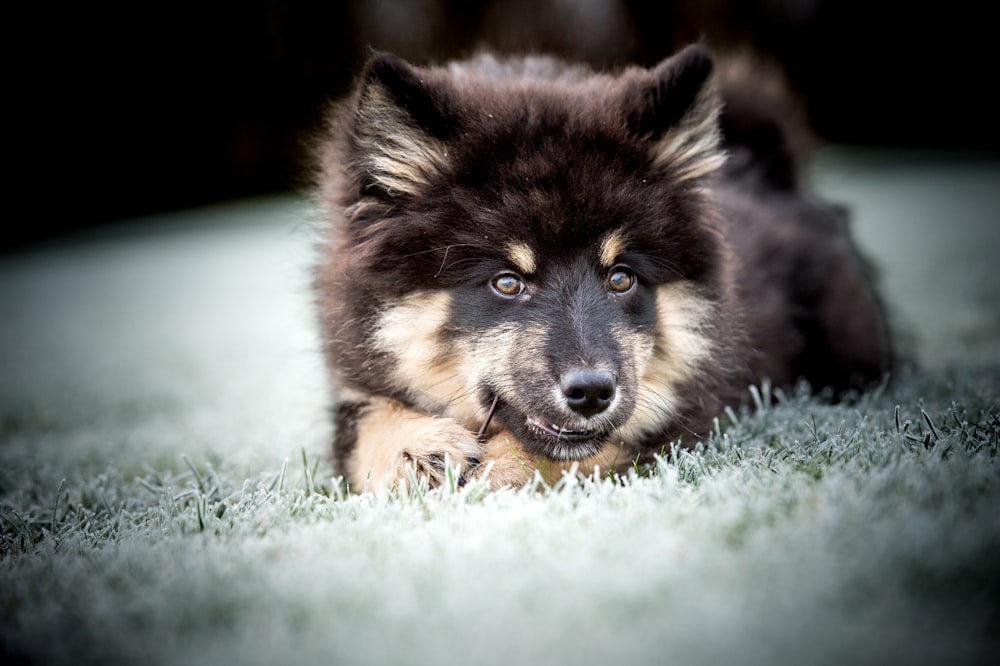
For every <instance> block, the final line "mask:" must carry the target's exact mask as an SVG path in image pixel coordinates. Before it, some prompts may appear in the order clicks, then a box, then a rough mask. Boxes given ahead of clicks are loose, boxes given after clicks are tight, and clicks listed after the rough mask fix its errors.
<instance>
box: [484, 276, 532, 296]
mask: <svg viewBox="0 0 1000 666" xmlns="http://www.w3.org/2000/svg"><path fill="white" fill-rule="evenodd" d="M492 285H493V290H494V291H495V292H497V293H498V294H500V295H501V296H504V297H506V298H513V297H514V296H520V295H521V294H523V293H524V288H525V287H524V281H523V280H521V278H519V277H518V276H516V275H514V274H513V273H502V274H500V275H498V276H496V277H495V278H493V282H492Z"/></svg>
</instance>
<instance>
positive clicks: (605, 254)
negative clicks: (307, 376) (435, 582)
mask: <svg viewBox="0 0 1000 666" xmlns="http://www.w3.org/2000/svg"><path fill="white" fill-rule="evenodd" d="M718 79H719V77H717V76H716V75H714V74H713V66H712V61H711V59H710V57H709V56H708V54H707V52H706V51H705V50H704V49H703V48H702V47H700V46H695V47H689V48H688V49H685V50H684V51H682V52H681V53H679V54H678V55H676V56H674V57H673V58H670V59H668V60H666V61H664V62H663V63H661V64H660V65H659V66H657V67H656V68H654V69H649V70H647V69H640V68H631V69H627V70H624V71H623V72H621V73H620V74H618V75H617V76H611V75H606V74H595V73H592V72H590V71H589V70H586V69H584V68H581V67H575V66H564V65H561V64H559V63H557V62H555V61H553V60H549V59H544V58H526V59H513V60H497V59H494V58H492V57H488V56H486V57H480V58H478V59H476V60H473V61H467V62H464V63H457V64H453V65H451V66H450V67H447V68H416V67H412V66H410V65H408V64H406V63H404V62H402V61H400V60H398V59H396V58H394V57H392V56H389V55H376V56H374V57H373V58H372V60H371V61H370V62H369V64H368V67H367V69H366V71H365V73H364V75H363V77H362V79H361V83H360V85H359V88H358V91H357V93H356V94H355V96H354V98H353V99H352V100H350V101H349V102H348V103H347V104H345V105H342V106H341V107H340V108H339V110H338V111H337V113H336V114H335V115H334V117H333V121H332V123H331V136H330V138H329V139H328V140H327V141H326V143H325V144H324V148H323V152H322V155H321V157H322V174H321V184H322V187H321V198H322V202H321V203H322V206H323V208H324V210H325V212H326V215H327V216H328V219H329V222H330V223H331V227H330V229H329V232H328V236H327V238H326V241H325V243H324V246H323V248H322V257H321V262H320V265H319V267H318V271H317V289H318V297H319V312H320V318H321V327H322V332H323V335H324V341H325V353H326V356H327V360H328V363H329V367H330V371H331V378H332V382H333V386H334V394H335V397H336V400H337V406H336V421H337V422H336V438H335V443H334V457H335V461H336V463H337V465H338V467H339V471H340V472H341V473H343V474H344V475H345V476H346V477H347V479H348V482H349V483H350V484H351V486H352V487H353V488H356V489H360V488H362V487H364V486H367V487H370V488H390V487H392V486H393V485H395V484H397V483H399V482H404V483H405V480H406V479H407V478H408V476H407V472H406V470H407V467H408V466H411V465H412V466H413V469H414V470H415V472H416V474H417V475H419V476H425V477H426V478H428V480H429V481H430V482H431V483H432V484H433V483H439V482H441V480H442V479H443V478H444V467H445V460H448V461H449V462H450V464H451V465H453V466H454V467H455V469H457V471H458V473H459V474H460V475H463V476H466V477H468V476H470V475H475V474H477V473H485V471H486V470H489V480H490V482H491V483H492V484H493V485H494V486H498V485H503V484H506V483H511V484H519V483H522V482H524V481H526V480H527V479H529V478H530V477H531V476H532V475H533V474H534V472H535V470H536V469H537V470H539V471H540V472H541V473H542V474H543V476H545V477H546V478H548V479H549V480H551V479H553V478H555V477H556V476H557V475H558V474H559V473H560V472H561V471H562V470H564V469H567V468H568V467H569V466H570V465H571V464H573V463H574V462H577V463H579V465H580V468H581V470H582V471H584V472H589V471H592V470H593V469H594V468H597V467H599V468H601V469H608V468H609V467H612V468H618V469H622V468H624V467H626V466H628V465H631V464H633V463H634V462H635V460H636V459H637V457H638V458H642V459H647V460H648V459H651V457H652V455H653V454H655V453H660V452H662V451H664V450H665V449H666V448H668V447H669V446H670V445H671V443H672V442H675V441H676V440H677V439H678V438H679V439H680V441H681V443H682V444H690V443H692V442H694V441H697V438H698V437H700V436H702V435H704V434H706V433H707V431H708V428H709V427H710V424H711V421H712V419H713V418H714V417H715V416H717V415H718V414H719V412H720V410H721V409H722V407H723V406H724V405H728V404H734V403H736V402H738V401H739V400H740V399H741V397H742V396H745V395H746V390H747V387H748V386H749V385H750V384H752V383H757V382H759V381H761V380H762V379H765V378H767V379H769V380H770V381H772V382H773V383H774V384H775V385H788V384H791V383H794V382H795V381H797V380H798V379H800V378H804V379H806V380H808V381H809V382H810V383H811V384H812V386H814V387H815V388H816V389H820V388H824V387H830V388H832V389H834V390H836V391H844V390H848V389H852V388H860V387H863V386H864V385H866V384H868V383H871V382H873V381H877V380H879V379H880V378H881V377H882V376H883V375H884V374H885V372H886V371H887V369H888V366H889V362H890V361H889V359H890V351H889V343H888V335H887V332H886V326H885V323H884V320H883V316H882V312H881V308H880V306H879V304H878V300H877V298H876V296H875V294H874V291H873V289H872V287H871V285H870V282H869V279H868V276H867V271H866V270H865V268H864V265H863V263H862V262H861V261H860V260H859V259H858V257H857V255H856V253H855V251H854V250H853V247H852V245H851V244H850V242H849V240H848V237H847V234H846V230H845V225H844V221H843V215H842V214H841V213H840V212H838V211H837V210H836V209H833V208H830V207H826V206H823V205H821V204H819V203H816V202H814V201H813V200H812V199H811V198H809V197H808V196H807V195H806V194H805V193H804V192H803V191H802V189H801V188H800V187H799V183H798V164H797V161H798V157H797V153H796V150H795V147H794V145H792V143H791V138H790V134H789V133H788V132H787V131H786V129H785V128H784V122H785V121H784V118H783V117H782V116H781V114H780V113H776V112H774V111H772V110H769V109H768V107H767V104H766V99H764V98H763V97H760V96H757V92H758V91H754V90H751V91H750V94H743V93H741V92H740V87H739V86H740V83H739V82H734V83H732V84H723V83H720V82H719V80H718ZM723 101H725V106H724V105H723ZM723 109H724V110H723ZM727 158H728V160H727ZM484 424H485V425H487V426H488V427H485V428H484ZM481 429H482V430H483V431H482V432H479V431H480V430H481Z"/></svg>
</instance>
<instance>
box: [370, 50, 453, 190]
mask: <svg viewBox="0 0 1000 666" xmlns="http://www.w3.org/2000/svg"><path fill="white" fill-rule="evenodd" d="M455 122H456V121H455V118H454V117H453V115H452V114H451V112H450V107H449V105H448V103H447V98H446V91H445V90H443V89H441V87H440V86H435V85H432V84H431V83H430V82H428V81H426V80H424V77H423V74H422V73H421V71H420V70H419V69H417V68H415V67H413V66H412V65H410V64H409V63H406V62H404V61H403V60H402V59H400V58H397V57H396V56H393V55H391V54H388V53H375V54H374V55H373V56H372V58H371V59H370V60H369V61H368V64H367V65H366V67H365V71H364V73H363V74H362V77H361V86H360V90H359V94H358V96H357V100H356V107H355V110H354V115H353V118H352V121H351V125H352V126H351V130H352V134H353V136H354V142H353V144H352V146H351V151H352V154H351V155H350V157H351V159H352V161H353V162H354V163H355V164H357V165H358V173H359V179H360V180H361V181H362V182H361V183H360V185H361V189H362V190H364V191H365V192H366V193H368V194H381V195H382V196H383V197H384V198H385V199H387V200H392V199H395V198H396V197H398V196H401V195H417V194H419V193H420V191H421V190H422V189H423V188H424V187H425V186H426V185H427V183H428V182H429V181H430V180H431V179H432V178H434V177H435V176H436V175H437V174H439V173H440V172H441V171H442V169H443V168H444V166H445V164H446V163H447V159H448V158H447V155H448V151H447V148H446V146H445V142H446V141H447V140H448V138H450V136H451V132H452V131H453V130H454V127H455Z"/></svg>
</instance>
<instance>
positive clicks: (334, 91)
mask: <svg viewBox="0 0 1000 666" xmlns="http://www.w3.org/2000/svg"><path fill="white" fill-rule="evenodd" d="M64 4H66V5H67V6H65V7H53V6H50V5H47V4H43V3H34V7H33V8H27V9H16V10H8V12H7V23H6V25H7V36H8V41H7V44H8V47H7V53H8V57H7V71H8V72H9V78H8V80H9V81H10V85H11V87H12V88H13V90H12V91H10V94H8V95H7V96H6V97H7V99H8V102H7V103H6V106H7V117H9V118H11V120H12V122H11V124H10V125H8V127H9V137H10V139H9V140H10V143H11V145H13V148H14V150H13V153H12V155H13V159H12V160H11V164H10V167H12V168H9V169H8V171H9V172H10V171H13V173H14V182H13V185H12V186H11V187H10V188H9V189H8V192H9V194H10V195H11V196H12V204H14V206H12V207H11V208H10V210H16V211H21V212H19V213H17V214H13V215H12V214H8V215H7V216H5V221H4V223H3V232H2V240H0V249H10V248H16V247H23V246H25V245H27V244H33V243H37V242H40V241H45V240H47V239H51V238H53V237H59V236H62V235H65V234H67V233H72V232H76V231H79V230H82V229H85V228H89V227H93V226H95V225H103V224H107V223H111V222H114V221H116V220H121V219H126V218H131V217H134V216H138V215H146V214H150V213H157V212H164V211H170V210H176V209H181V208H187V207H192V206H200V205H205V204H210V203H213V202H216V201H223V200H229V199H233V198H241V197H248V196H254V195H259V194H267V193H275V192H288V191H296V190H299V191H301V190H302V189H303V188H304V187H305V186H306V184H307V182H308V172H307V170H306V165H307V159H306V155H307V151H306V149H305V146H306V145H307V144H308V140H309V137H310V135H311V134H312V133H313V132H315V131H316V129H317V127H318V126H319V124H320V120H321V118H322V115H323V112H324V109H325V108H326V106H327V104H328V103H329V101H330V100H332V99H335V98H337V97H339V96H341V95H343V94H344V93H345V92H346V90H347V89H348V87H349V85H350V83H351V81H352V78H353V76H354V75H355V74H356V73H357V71H358V69H359V68H360V67H361V65H362V63H363V62H364V60H365V58H366V54H367V53H368V49H369V48H377V49H384V50H389V51H393V52H395V53H398V54H400V55H402V56H404V57H406V58H409V59H412V60H414V61H418V62H432V61H441V60H444V59H448V58H454V57H460V56H463V55H467V54H469V53H471V52H473V51H474V50H476V49H478V48H483V47H487V48H492V49H494V50H498V51H501V52H509V51H524V50H530V51H545V52H552V53H556V54H559V55H563V56H566V57H571V58H577V59H582V60H586V61H589V62H591V63H593V64H595V65H601V66H604V65H619V64H624V63H627V62H637V63H642V64H652V63H655V62H656V61H658V60H659V59H661V58H663V57H665V56H666V55H669V54H670V53H671V52H672V51H674V50H676V49H677V48H678V47H679V46H682V45H683V44H686V43H688V42H690V41H694V40H697V39H700V38H704V39H706V41H707V42H708V43H709V45H711V46H715V47H722V48H735V47H740V48H751V49H755V50H757V51H760V52H762V53H766V54H769V55H771V56H773V57H774V58H776V59H777V60H778V61H780V62H781V63H783V65H784V67H785V68H786V70H787V76H788V78H789V80H790V81H791V83H792V84H793V85H794V87H795V88H796V89H797V91H798V93H799V94H800V95H801V97H802V99H803V101H804V103H805V108H806V110H807V112H808V115H809V118H810V120H811V122H812V124H813V126H814V130H815V131H816V132H817V134H818V135H819V137H820V138H821V139H824V140H827V141H830V142H836V143H843V144H858V145H866V146H895V147H907V148H917V149H944V150H948V151H961V152H963V154H968V153H973V154H975V155H981V156H982V157H983V158H984V159H993V158H995V157H997V156H998V155H1000V133H998V130H997V123H996V120H995V118H994V116H995V106H994V105H993V102H992V98H993V88H994V87H995V85H996V81H997V75H996V72H995V66H996V65H997V64H998V58H997V57H996V56H995V55H994V51H993V42H994V40H995V39H996V37H995V34H994V33H995V29H994V27H993V24H992V22H991V21H990V20H988V17H987V16H986V13H987V12H988V8H989V3H981V2H970V1H966V0H952V1H951V2H948V3H912V2H901V1H900V2H893V1H879V0H699V1H676V2H641V1H639V0H506V1H501V0H338V1H333V2H326V3H322V2H301V1H296V0H256V1H243V2H220V1H215V0H203V1H201V2H187V1H183V0H182V1H171V2H165V1H164V0H150V1H148V2H142V3H129V4H127V5H125V4H121V5H119V6H114V7H111V6H107V7H104V6H101V3H72V4H71V3H64Z"/></svg>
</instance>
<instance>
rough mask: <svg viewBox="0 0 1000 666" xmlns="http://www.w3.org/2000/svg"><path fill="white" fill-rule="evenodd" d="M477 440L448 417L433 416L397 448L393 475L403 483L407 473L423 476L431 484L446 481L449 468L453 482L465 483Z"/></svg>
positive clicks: (475, 458)
mask: <svg viewBox="0 0 1000 666" xmlns="http://www.w3.org/2000/svg"><path fill="white" fill-rule="evenodd" d="M480 448H481V447H480V444H479V442H478V441H476V437H475V435H474V434H473V433H471V432H469V431H468V430H466V429H465V428H463V427H462V426H460V425H459V424H458V423H456V422H454V421H452V420H450V419H444V418H442V419H435V420H433V421H431V422H430V423H428V424H426V425H425V426H424V427H423V428H422V429H421V431H420V432H418V433H416V436H415V438H414V439H413V440H412V441H411V442H410V443H408V444H407V445H406V446H404V447H403V449H402V450H401V451H400V458H399V460H398V461H397V465H396V469H395V470H393V472H392V478H393V480H394V481H395V482H396V485H397V486H399V485H405V484H406V483H407V482H409V481H410V474H411V473H412V475H413V476H414V478H416V479H417V480H418V481H420V480H426V481H427V484H428V485H429V486H430V487H431V488H436V487H438V486H442V485H445V482H446V480H447V478H448V471H449V470H448V468H449V467H450V468H451V473H452V474H453V475H454V478H455V482H456V483H464V482H465V478H466V476H467V475H468V473H469V471H470V470H472V469H473V468H474V467H475V466H476V465H478V464H479V455H480Z"/></svg>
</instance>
